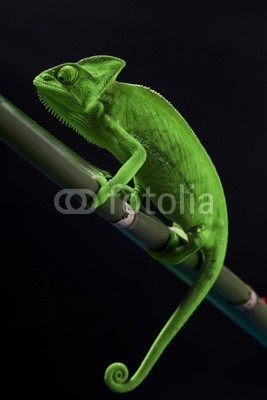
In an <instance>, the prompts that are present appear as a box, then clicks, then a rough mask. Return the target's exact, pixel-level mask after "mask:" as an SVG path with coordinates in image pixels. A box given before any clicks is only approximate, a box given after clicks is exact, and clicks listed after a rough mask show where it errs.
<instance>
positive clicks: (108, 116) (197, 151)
mask: <svg viewBox="0 0 267 400" xmlns="http://www.w3.org/2000/svg"><path fill="white" fill-rule="evenodd" d="M124 66H125V62H124V61H123V60H121V59H120V58H117V57H113V56H107V55H99V56H92V57H89V58H85V59H82V60H80V61H79V62H70V63H64V64H61V65H58V66H55V67H53V68H50V69H48V70H46V71H44V72H42V73H41V74H40V75H38V76H37V77H36V78H35V79H34V85H35V86H36V88H37V92H38V95H39V97H40V99H41V101H42V102H43V103H44V105H45V106H46V107H47V108H48V109H49V110H50V111H52V113H53V114H54V115H55V116H57V117H58V118H59V119H60V120H62V122H64V123H66V124H67V125H68V126H69V127H71V128H72V129H74V130H75V131H77V132H78V133H79V134H80V135H82V136H83V137H84V138H85V139H86V140H87V141H89V142H91V143H93V144H96V145H98V146H100V147H103V148H105V149H107V150H108V151H109V152H111V153H112V154H113V155H114V156H115V157H116V158H117V159H118V160H119V162H120V163H121V164H122V165H121V167H120V168H119V170H118V171H117V173H116V174H115V175H114V177H112V178H111V179H110V180H106V179H104V180H103V179H102V180H101V181H99V184H100V189H99V190H98V192H97V194H96V197H97V204H96V206H99V205H101V204H103V203H104V202H105V201H106V200H107V199H108V197H110V196H111V195H112V194H115V192H114V191H116V190H118V188H122V187H124V188H126V189H127V188H128V190H130V188H129V186H128V183H130V182H131V180H132V179H133V181H134V187H135V191H136V192H138V193H142V192H145V190H146V188H148V187H149V188H150V192H151V193H153V194H154V197H153V198H151V200H152V202H153V203H154V204H155V205H156V206H157V200H158V199H159V197H160V195H162V194H163V193H170V194H172V195H173V196H174V198H175V199H176V201H177V203H179V190H180V187H181V185H183V187H184V188H185V198H184V205H183V212H181V210H180V209H179V207H175V208H174V209H173V212H171V213H168V214H167V215H166V217H167V218H168V219H169V220H170V221H171V222H172V223H173V227H170V230H171V233H170V234H172V235H174V236H175V235H176V233H175V232H176V228H175V226H177V225H178V224H179V226H181V227H182V228H183V230H184V231H185V232H186V234H187V238H188V240H187V241H186V242H184V244H183V245H180V246H174V247H173V248H172V249H171V250H169V251H166V252H164V251H161V252H157V251H156V250H152V249H148V253H149V254H150V255H151V256H153V257H154V258H156V259H158V260H159V261H161V262H163V263H167V264H172V265H175V264H179V263H181V262H182V261H183V260H184V259H186V258H187V257H188V256H190V255H191V254H192V253H194V252H196V251H198V250H200V252H201V254H202V263H201V267H200V270H199V273H198V275H197V278H196V280H195V282H194V283H193V285H192V287H191V288H190V289H189V291H188V293H187V295H186V296H185V298H184V299H183V300H182V302H181V304H180V305H179V306H178V308H177V309H176V310H175V312H174V314H173V315H172V316H171V318H170V319H169V321H168V322H167V323H166V325H165V326H164V328H163V329H162V331H161V332H160V334H159V336H158V337H157V339H156V340H155V342H154V344H153V345H152V347H151V348H150V350H149V352H148V353H147V355H146V357H145V358H144V360H143V362H142V363H141V365H140V367H139V368H138V370H137V371H136V372H135V374H134V375H133V376H132V377H130V378H129V373H128V369H127V367H126V366H125V365H124V364H122V363H114V364H111V365H110V366H109V367H108V368H107V370H106V373H105V381H106V384H107V385H108V387H109V388H110V389H112V390H113V391H116V392H127V391H130V390H132V389H134V388H135V387H136V386H138V385H139V384H140V383H141V382H142V381H143V380H144V378H145V377H146V376H147V375H148V373H149V372H150V370H151V368H152V367H153V365H154V364H155V363H156V361H157V360H158V358H159V357H160V355H161V353H162V352H163V351H164V349H165V348H166V346H167V345H168V343H169V342H170V341H171V340H172V339H173V337H174V336H175V335H176V333H177V332H178V331H179V330H180V329H181V327H182V326H183V325H184V324H185V322H186V321H187V320H188V318H189V317H190V316H191V315H192V313H193V312H194V311H195V309H196V308H197V307H198V305H199V304H200V303H201V301H202V300H203V299H204V298H205V297H206V295H207V294H208V292H209V290H210V289H211V287H212V286H213V284H214V282H215V280H216V278H217V277H218V274H219V272H220V270H221V268H222V266H223V262H224V259H225V253H226V248H227V237H228V218H227V208H226V201H225V196H224V192H223V188H222V185H221V181H220V178H219V176H218V174H217V172H216V169H215V167H214V165H213V163H212V161H211V159H210V157H209V156H208V154H207V152H206V150H205V149H204V148H203V146H202V144H201V143H200V141H199V139H198V138H197V137H196V135H195V133H194V132H193V130H192V129H191V128H190V126H189V125H188V124H187V122H186V121H185V120H184V118H183V117H182V116H181V115H180V113H179V112H178V111H177V110H176V109H175V108H174V107H173V106H172V105H171V104H170V103H169V102H168V101H167V100H166V99H165V98H164V97H163V96H161V95H160V94H158V93H157V92H155V91H153V90H151V89H150V88H148V87H145V86H142V85H138V84H128V83H124V82H119V81H117V80H116V77H117V75H118V74H119V72H120V71H121V70H122V68H123V67H124ZM192 185H194V200H195V202H196V207H195V209H194V212H192V210H191V209H190V201H189V188H190V187H192ZM114 188H115V189H114ZM116 188H117V189H116ZM205 193H209V194H210V195H211V196H212V199H213V207H212V210H210V211H209V212H204V211H203V209H202V208H201V207H198V204H199V199H200V198H201V196H202V194H205ZM164 199H165V200H164V201H163V206H164V209H168V210H169V209H170V204H169V203H168V202H169V197H168V196H166V197H165V198H164ZM93 206H94V204H93Z"/></svg>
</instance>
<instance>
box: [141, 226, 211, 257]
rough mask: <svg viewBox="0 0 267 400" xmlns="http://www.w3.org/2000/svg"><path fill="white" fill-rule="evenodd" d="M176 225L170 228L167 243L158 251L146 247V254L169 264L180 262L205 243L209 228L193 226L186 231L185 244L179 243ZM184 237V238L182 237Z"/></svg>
mask: <svg viewBox="0 0 267 400" xmlns="http://www.w3.org/2000/svg"><path fill="white" fill-rule="evenodd" d="M177 229H179V228H178V227H176V226H174V227H172V228H170V230H171V231H172V232H173V233H172V234H171V236H170V239H169V241H168V243H167V244H166V245H165V246H164V248H163V249H162V250H160V251H158V250H152V249H148V250H147V252H148V254H149V255H150V256H151V257H153V258H155V259H156V260H158V261H160V262H162V263H164V264H170V265H176V264H180V263H181V262H182V261H184V260H185V259H186V258H187V257H189V256H190V255H191V254H193V253H195V252H196V251H198V250H200V249H201V247H202V246H203V245H204V244H205V243H206V241H207V239H208V237H209V236H210V230H209V229H207V228H204V227H193V228H191V229H190V231H188V232H187V237H188V241H187V242H184V243H185V244H183V245H179V242H180V239H179V237H181V235H180V232H179V231H181V230H180V229H179V231H178V235H177V234H176V230H177ZM182 239H184V238H182Z"/></svg>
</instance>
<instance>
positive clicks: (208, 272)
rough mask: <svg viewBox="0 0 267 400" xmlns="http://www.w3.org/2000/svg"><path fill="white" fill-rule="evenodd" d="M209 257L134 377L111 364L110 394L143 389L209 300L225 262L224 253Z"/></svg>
mask: <svg viewBox="0 0 267 400" xmlns="http://www.w3.org/2000/svg"><path fill="white" fill-rule="evenodd" d="M207 253H208V254H205V260H204V262H203V264H202V267H201V269H200V271H199V274H198V276H197V278H196V281H195V282H194V284H193V286H192V287H191V289H190V290H189V291H188V293H187V295H186V296H185V297H184V299H183V300H182V302H181V303H180V305H179V306H178V308H177V309H176V310H175V312H174V313H173V315H172V316H171V318H170V319H169V320H168V322H167V323H166V325H165V326H164V327H163V329H162V330H161V332H160V333H159V335H158V337H157V338H156V340H155V341H154V343H153V344H152V346H151V348H150V350H149V351H148V353H147V355H146V356H145V358H144V360H143V362H142V364H141V365H140V367H139V368H138V369H137V371H136V372H135V374H134V375H133V376H132V377H131V378H129V372H128V368H127V367H126V365H125V364H122V363H119V362H116V363H113V364H111V365H110V366H109V367H108V368H107V369H106V372H105V382H106V384H107V386H108V387H109V388H110V389H111V390H113V391H114V392H119V393H124V392H129V391H131V390H133V389H134V388H136V387H137V386H138V385H140V383H141V382H142V381H143V380H144V379H145V378H146V376H147V375H148V374H149V372H150V370H151V369H152V368H153V366H154V365H155V364H156V362H157V360H158V359H159V357H160V356H161V354H162V353H163V351H164V350H165V348H166V347H167V346H168V344H169V343H170V342H171V340H172V339H173V338H174V336H175V335H176V334H177V333H178V332H179V330H180V329H181V328H182V326H183V325H184V324H185V323H186V321H187V320H188V319H189V317H190V316H191V315H192V314H193V312H194V311H195V309H196V308H197V307H198V305H199V304H200V303H201V302H202V300H203V299H204V298H205V297H206V295H207V294H208V292H209V290H210V289H211V287H212V286H213V284H214V282H215V281H216V279H217V277H218V275H219V273H220V271H221V268H222V266H223V262H224V251H222V249H220V250H219V249H217V250H216V249H212V250H209V251H208V252H207Z"/></svg>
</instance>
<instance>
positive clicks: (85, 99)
mask: <svg viewBox="0 0 267 400" xmlns="http://www.w3.org/2000/svg"><path fill="white" fill-rule="evenodd" d="M124 66H125V62H124V61H123V60H121V59H119V58H117V57H112V56H93V57H89V58H84V59H82V60H80V61H78V62H77V63H65V64H61V65H58V66H56V67H53V68H50V69H47V70H46V71H43V72H42V73H41V74H40V75H38V76H37V77H36V78H35V79H34V81H33V84H34V85H35V87H36V89H37V92H38V95H39V98H40V100H41V101H42V102H43V103H44V105H45V107H47V108H48V109H49V110H50V111H51V112H52V113H53V114H54V115H55V116H56V117H57V118H59V119H60V120H62V122H64V123H65V124H67V125H69V126H71V127H72V128H73V129H75V130H78V131H80V128H81V124H82V125H84V122H83V120H84V119H85V117H86V119H88V115H92V114H93V115H95V113H97V112H98V110H99V104H100V99H101V95H102V94H103V93H104V92H105V91H106V89H107V87H108V86H109V85H110V84H111V83H112V82H113V81H114V80H115V78H116V76H117V75H118V73H119V72H120V71H121V69H122V68H123V67H124Z"/></svg>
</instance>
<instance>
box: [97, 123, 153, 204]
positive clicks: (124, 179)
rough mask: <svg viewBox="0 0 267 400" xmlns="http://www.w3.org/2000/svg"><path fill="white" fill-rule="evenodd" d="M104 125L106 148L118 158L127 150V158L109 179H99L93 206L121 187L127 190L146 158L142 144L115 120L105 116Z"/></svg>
mask: <svg viewBox="0 0 267 400" xmlns="http://www.w3.org/2000/svg"><path fill="white" fill-rule="evenodd" d="M105 126H106V127H107V131H108V133H109V136H110V139H109V143H108V144H107V145H106V148H107V149H108V150H109V151H110V152H111V153H112V154H113V155H114V156H115V157H116V158H117V159H118V160H121V159H123V158H125V157H124V154H125V151H128V153H129V158H128V159H127V160H126V162H124V164H123V165H122V166H121V167H120V169H119V170H118V171H117V173H116V174H115V175H114V177H113V178H111V179H110V180H109V181H104V180H103V179H100V180H99V184H100V189H99V190H98V191H97V193H96V196H95V198H94V200H93V204H92V207H94V208H96V207H99V206H101V205H102V204H103V203H105V202H106V201H107V199H108V198H109V197H111V196H114V195H116V194H117V193H119V192H120V191H122V190H123V189H125V190H126V191H127V189H128V191H129V186H128V185H127V184H128V183H129V182H130V181H131V180H132V179H133V178H134V177H135V175H136V173H137V172H138V171H139V169H140V168H141V167H142V165H143V164H144V162H145V160H146V150H145V148H144V147H143V146H142V144H141V143H140V142H138V141H137V140H136V139H135V138H133V137H132V136H131V135H130V134H129V133H128V132H127V131H125V129H123V128H122V127H121V126H120V125H119V124H118V123H117V122H116V121H114V120H113V119H112V118H110V117H108V116H105ZM135 182H136V181H135ZM138 187H139V186H138ZM138 187H136V192H138V190H139V189H138ZM134 191H135V190H134Z"/></svg>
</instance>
